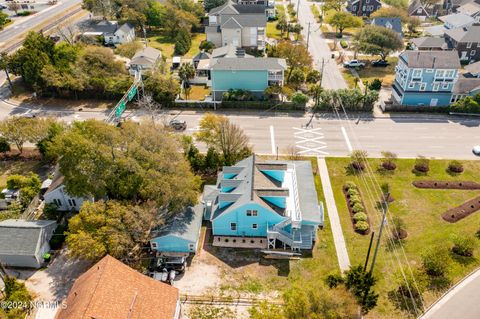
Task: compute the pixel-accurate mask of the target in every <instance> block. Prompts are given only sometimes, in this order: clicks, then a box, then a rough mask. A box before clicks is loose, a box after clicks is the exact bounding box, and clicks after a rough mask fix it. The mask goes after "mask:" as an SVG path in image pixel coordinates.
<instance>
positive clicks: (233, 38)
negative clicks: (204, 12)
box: [205, 1, 267, 49]
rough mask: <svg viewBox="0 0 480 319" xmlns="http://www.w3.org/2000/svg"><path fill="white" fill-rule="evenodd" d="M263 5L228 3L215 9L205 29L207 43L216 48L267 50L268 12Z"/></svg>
mask: <svg viewBox="0 0 480 319" xmlns="http://www.w3.org/2000/svg"><path fill="white" fill-rule="evenodd" d="M266 11H267V10H266V7H265V6H263V5H256V4H253V5H245V4H235V3H233V2H231V1H228V2H227V3H225V4H224V5H222V6H220V7H217V8H213V9H212V10H210V12H209V14H208V26H206V27H205V33H206V34H207V41H210V42H212V43H213V44H215V46H216V47H222V46H228V45H233V46H235V47H244V48H245V47H247V48H258V49H264V48H265V29H266V26H267V12H266Z"/></svg>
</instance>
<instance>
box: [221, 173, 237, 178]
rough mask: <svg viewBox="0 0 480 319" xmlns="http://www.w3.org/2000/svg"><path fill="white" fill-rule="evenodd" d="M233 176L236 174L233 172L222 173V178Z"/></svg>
mask: <svg viewBox="0 0 480 319" xmlns="http://www.w3.org/2000/svg"><path fill="white" fill-rule="evenodd" d="M235 176H237V174H234V173H224V174H223V178H225V179H232V178H234V177H235Z"/></svg>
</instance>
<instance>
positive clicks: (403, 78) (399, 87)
mask: <svg viewBox="0 0 480 319" xmlns="http://www.w3.org/2000/svg"><path fill="white" fill-rule="evenodd" d="M459 70H460V60H459V58H458V55H457V52H455V51H405V52H403V53H401V54H400V56H399V59H398V64H397V66H396V67H395V71H396V75H395V81H394V83H393V90H392V97H393V102H395V103H397V104H400V105H406V106H447V105H449V104H450V102H451V98H452V92H453V89H454V87H455V83H456V82H457V80H458V76H459Z"/></svg>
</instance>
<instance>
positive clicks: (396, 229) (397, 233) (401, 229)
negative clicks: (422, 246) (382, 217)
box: [392, 216, 407, 240]
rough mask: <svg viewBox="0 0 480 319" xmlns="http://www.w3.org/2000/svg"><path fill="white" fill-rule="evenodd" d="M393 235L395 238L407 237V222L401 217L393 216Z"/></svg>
mask: <svg viewBox="0 0 480 319" xmlns="http://www.w3.org/2000/svg"><path fill="white" fill-rule="evenodd" d="M392 221H393V227H392V236H393V239H395V240H400V239H404V238H405V237H407V230H406V229H405V222H404V221H403V219H401V218H400V217H397V216H395V217H393V220H392Z"/></svg>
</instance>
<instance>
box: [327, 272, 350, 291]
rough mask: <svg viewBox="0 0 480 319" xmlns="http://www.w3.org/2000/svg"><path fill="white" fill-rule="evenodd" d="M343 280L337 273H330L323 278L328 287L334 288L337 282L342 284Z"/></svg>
mask: <svg viewBox="0 0 480 319" xmlns="http://www.w3.org/2000/svg"><path fill="white" fill-rule="evenodd" d="M344 282H345V279H344V278H343V277H342V275H339V274H330V275H328V276H327V278H325V284H326V285H327V286H328V288H330V289H332V288H336V287H337V286H338V285H339V284H343V283H344Z"/></svg>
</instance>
